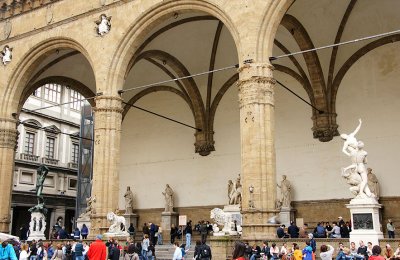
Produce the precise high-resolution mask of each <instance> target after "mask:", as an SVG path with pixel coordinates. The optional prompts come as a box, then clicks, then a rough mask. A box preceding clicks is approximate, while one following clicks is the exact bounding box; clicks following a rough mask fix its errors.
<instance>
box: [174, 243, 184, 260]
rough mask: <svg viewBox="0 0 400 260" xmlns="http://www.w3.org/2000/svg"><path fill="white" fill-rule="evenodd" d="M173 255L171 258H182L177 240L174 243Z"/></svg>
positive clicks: (177, 259) (178, 259)
mask: <svg viewBox="0 0 400 260" xmlns="http://www.w3.org/2000/svg"><path fill="white" fill-rule="evenodd" d="M174 248H175V251H174V256H173V257H172V260H181V259H182V250H181V248H180V247H179V242H175V243H174Z"/></svg>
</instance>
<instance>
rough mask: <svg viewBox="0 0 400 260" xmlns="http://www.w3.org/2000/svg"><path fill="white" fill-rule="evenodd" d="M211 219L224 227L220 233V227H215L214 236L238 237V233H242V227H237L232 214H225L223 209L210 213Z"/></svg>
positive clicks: (213, 210) (216, 209)
mask: <svg viewBox="0 0 400 260" xmlns="http://www.w3.org/2000/svg"><path fill="white" fill-rule="evenodd" d="M210 218H211V219H212V220H213V221H214V222H215V223H216V224H217V225H220V226H223V228H222V230H221V231H219V228H218V226H215V224H214V225H213V231H214V234H213V235H214V236H221V235H237V234H238V232H241V230H242V227H241V226H240V225H236V229H237V230H234V227H235V222H234V220H233V217H232V214H230V213H229V212H224V211H223V210H222V209H219V208H214V209H212V210H211V212H210Z"/></svg>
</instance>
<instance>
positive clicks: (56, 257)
mask: <svg viewBox="0 0 400 260" xmlns="http://www.w3.org/2000/svg"><path fill="white" fill-rule="evenodd" d="M62 259H64V254H63V250H62V245H61V244H57V246H56V249H55V250H54V254H53V257H52V258H51V260H62Z"/></svg>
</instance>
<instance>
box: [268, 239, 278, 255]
mask: <svg viewBox="0 0 400 260" xmlns="http://www.w3.org/2000/svg"><path fill="white" fill-rule="evenodd" d="M269 253H270V255H271V257H272V259H279V248H278V247H277V246H276V244H275V243H272V245H271V248H270V249H269Z"/></svg>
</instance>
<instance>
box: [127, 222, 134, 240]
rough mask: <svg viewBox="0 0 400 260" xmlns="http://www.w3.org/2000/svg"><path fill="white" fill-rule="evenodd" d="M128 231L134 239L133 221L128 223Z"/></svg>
mask: <svg viewBox="0 0 400 260" xmlns="http://www.w3.org/2000/svg"><path fill="white" fill-rule="evenodd" d="M128 232H129V235H130V237H131V238H132V240H133V241H135V227H134V226H133V223H131V224H130V225H129V228H128Z"/></svg>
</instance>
